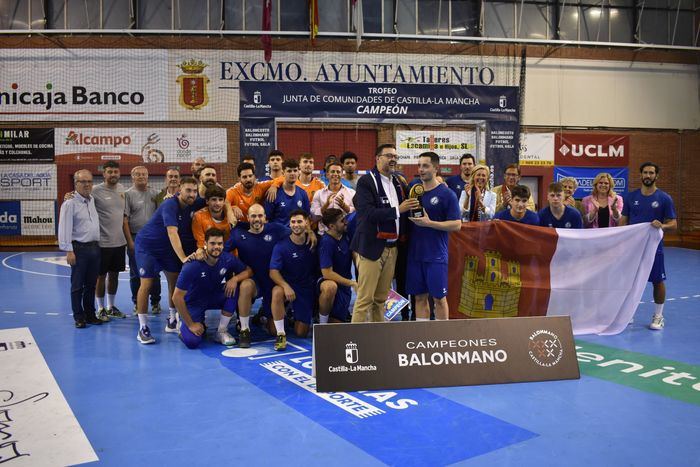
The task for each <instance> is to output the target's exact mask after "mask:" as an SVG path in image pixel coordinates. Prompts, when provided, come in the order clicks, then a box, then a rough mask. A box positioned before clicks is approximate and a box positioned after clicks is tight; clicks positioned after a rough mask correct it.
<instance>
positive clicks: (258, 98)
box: [253, 91, 262, 104]
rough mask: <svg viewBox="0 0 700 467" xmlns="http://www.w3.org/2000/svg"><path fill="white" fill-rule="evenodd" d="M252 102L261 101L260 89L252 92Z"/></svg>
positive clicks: (258, 102)
mask: <svg viewBox="0 0 700 467" xmlns="http://www.w3.org/2000/svg"><path fill="white" fill-rule="evenodd" d="M253 102H254V103H255V104H260V103H262V94H261V93H260V91H255V92H254V93H253Z"/></svg>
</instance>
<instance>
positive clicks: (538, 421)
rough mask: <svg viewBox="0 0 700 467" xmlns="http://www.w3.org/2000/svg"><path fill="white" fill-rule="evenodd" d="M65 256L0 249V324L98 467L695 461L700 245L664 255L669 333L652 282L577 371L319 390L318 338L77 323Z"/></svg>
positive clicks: (699, 431)
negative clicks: (315, 374)
mask: <svg viewBox="0 0 700 467" xmlns="http://www.w3.org/2000/svg"><path fill="white" fill-rule="evenodd" d="M62 256H63V255H62V254H60V253H53V252H41V253H38V252H32V253H1V254H0V263H1V264H0V329H10V328H21V327H28V328H29V329H30V330H31V332H32V334H33V336H34V338H35V339H36V342H37V344H38V347H39V349H40V350H41V353H42V354H43V357H44V359H45V360H46V362H47V364H48V366H49V368H50V370H51V372H52V374H53V377H54V378H55V379H56V381H57V382H58V385H59V386H60V388H61V390H62V392H63V395H64V396H65V398H66V400H67V402H68V404H69V405H70V408H71V409H72V411H73V413H74V415H75V417H76V418H77V421H78V422H79V423H80V425H81V426H82V429H83V431H84V432H85V435H86V436H87V438H88V440H89V442H90V444H91V445H92V448H93V449H94V451H95V453H96V454H97V457H98V458H99V461H98V463H99V464H100V465H112V466H127V465H129V466H131V465H188V466H193V465H207V464H212V465H234V464H243V465H246V464H250V465H302V464H304V465H334V466H335V465H337V466H345V465H347V466H357V465H363V466H364V465H368V466H371V465H382V464H390V465H400V466H405V465H421V466H422V465H426V466H428V465H429V466H432V465H451V464H456V465H468V466H494V465H497V466H500V465H514V466H515V465H517V466H528V465H532V466H538V467H540V466H548V465H566V466H587V467H590V466H608V465H609V466H623V465H624V466H628V465H630V466H669V465H671V466H692V465H696V466H700V344H699V342H700V273H699V271H700V251H694V250H686V249H680V248H667V249H666V270H667V273H668V277H669V279H668V282H667V302H666V307H665V313H664V314H665V316H666V328H665V329H664V330H663V331H659V332H654V331H650V330H648V329H647V325H648V323H649V321H650V318H651V314H652V310H653V305H652V304H651V286H650V285H649V286H648V287H647V289H646V291H645V293H644V296H643V298H642V303H641V304H640V306H639V308H638V310H637V313H636V315H635V320H634V322H633V323H632V324H631V325H630V326H629V327H628V328H627V330H626V331H624V332H623V333H621V334H619V335H616V336H579V337H578V338H577V339H576V342H577V345H578V346H580V347H581V349H580V351H582V352H583V351H585V352H586V354H582V356H581V357H580V358H579V360H580V367H581V372H582V376H581V379H580V380H572V381H556V382H543V383H523V384H507V385H492V386H472V387H453V388H438V389H415V390H401V391H374V392H362V393H350V394H347V395H337V394H335V395H333V394H331V395H324V396H323V397H321V396H320V395H319V394H317V393H314V392H310V391H308V390H307V389H305V388H304V387H303V385H299V384H295V383H294V382H293V381H292V380H293V378H294V377H296V381H302V380H304V379H305V378H306V379H308V377H310V369H309V368H310V361H311V353H310V350H309V349H310V348H311V341H310V340H309V339H306V340H304V339H290V342H291V344H292V345H290V347H289V348H288V350H287V352H286V353H275V352H274V351H273V350H272V341H270V340H268V338H267V337H266V335H265V334H263V333H262V332H261V331H259V330H256V331H255V335H254V338H256V339H257V340H256V342H255V343H254V346H253V348H252V349H251V350H250V351H248V352H244V351H242V350H238V349H231V350H226V348H225V347H222V346H220V345H219V344H216V343H214V342H212V341H211V340H209V341H207V342H205V345H204V346H203V347H202V348H201V349H199V350H187V349H186V348H185V347H184V345H183V344H182V343H181V342H180V341H179V339H178V338H177V336H176V335H173V334H165V333H164V332H163V328H164V325H165V315H166V314H167V313H164V314H163V315H161V316H157V317H150V319H151V328H152V330H153V333H154V335H155V337H156V339H157V340H158V342H157V344H156V345H150V346H143V345H140V344H138V343H137V341H136V332H137V322H138V321H137V320H136V318H134V317H129V318H127V319H123V320H116V321H112V322H110V323H108V324H105V325H102V326H90V327H89V328H88V329H84V330H76V329H75V328H74V327H73V320H72V317H71V316H70V303H69V278H68V276H69V272H70V270H69V268H68V267H67V266H66V265H64V264H61V261H60V258H61V257H62ZM127 279H128V277H127V275H126V274H123V275H122V280H121V281H120V286H119V293H118V297H117V306H119V307H120V308H121V309H122V311H125V312H129V315H130V314H131V313H130V312H131V309H132V306H131V300H130V293H129V287H128V280H127ZM164 285H165V284H164ZM162 304H163V306H164V308H165V309H166V310H167V306H166V305H167V303H166V301H165V299H163V300H162ZM210 313H211V312H210ZM217 320H218V317H217V316H216V315H215V314H211V315H209V317H208V319H207V324H208V326H209V329H210V333H211V332H212V330H213V329H215V328H216V323H217ZM392 325H396V326H400V325H401V324H392ZM594 355H595V356H594ZM616 359H617V360H618V361H626V362H636V363H637V364H638V365H637V367H636V368H639V367H640V365H641V366H643V367H644V370H638V371H637V370H635V368H633V366H634V365H622V364H618V365H615V364H614V362H613V364H605V362H611V361H614V360H616ZM662 368H666V369H665V370H664V369H662ZM669 368H670V369H669ZM625 369H627V370H628V371H626V372H625V371H623V370H625ZM651 369H660V370H658V371H657V372H656V373H654V374H653V376H639V375H640V374H641V372H642V371H647V370H651ZM674 369H675V370H676V371H679V370H683V371H684V373H683V375H685V376H682V377H680V378H679V377H678V376H676V377H675V379H674V378H670V379H669V378H667V380H668V381H667V382H664V381H663V378H664V377H667V376H668V375H670V372H671V371H672V370H674ZM632 370H634V371H632ZM0 371H2V369H0ZM664 372H665V373H664ZM652 373H653V372H652ZM694 385H695V387H694ZM0 389H2V388H0ZM348 401H351V403H350V405H349V402H348ZM350 406H352V407H354V408H355V409H354V410H353V409H350ZM358 407H361V409H360V410H357V408H358ZM1 442H2V441H0V443H1ZM65 448H66V449H68V450H69V449H70V448H71V447H70V446H66V447H65ZM9 465H14V464H12V463H11V462H10V463H9ZM26 465H31V464H26Z"/></svg>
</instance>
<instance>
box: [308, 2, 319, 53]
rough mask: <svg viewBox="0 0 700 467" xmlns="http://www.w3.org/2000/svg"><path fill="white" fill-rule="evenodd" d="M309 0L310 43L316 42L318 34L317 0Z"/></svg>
mask: <svg viewBox="0 0 700 467" xmlns="http://www.w3.org/2000/svg"><path fill="white" fill-rule="evenodd" d="M308 1H309V33H310V35H311V43H312V44H316V36H318V0H308Z"/></svg>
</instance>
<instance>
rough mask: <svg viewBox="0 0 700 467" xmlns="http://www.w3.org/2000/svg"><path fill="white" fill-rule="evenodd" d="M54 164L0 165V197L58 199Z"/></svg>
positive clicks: (10, 198)
mask: <svg viewBox="0 0 700 467" xmlns="http://www.w3.org/2000/svg"><path fill="white" fill-rule="evenodd" d="M56 196H57V195H56V166H55V165H54V164H23V165H15V164H12V165H0V199H8V200H17V199H56Z"/></svg>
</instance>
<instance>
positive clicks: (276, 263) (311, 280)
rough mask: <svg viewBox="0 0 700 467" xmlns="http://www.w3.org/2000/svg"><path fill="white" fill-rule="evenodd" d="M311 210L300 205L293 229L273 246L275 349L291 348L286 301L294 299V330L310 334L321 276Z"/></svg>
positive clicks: (292, 221)
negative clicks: (310, 233)
mask: <svg viewBox="0 0 700 467" xmlns="http://www.w3.org/2000/svg"><path fill="white" fill-rule="evenodd" d="M308 226H309V214H308V213H307V212H306V211H303V210H301V209H297V210H295V211H292V212H291V213H290V216H289V227H290V228H291V229H292V233H291V234H290V235H289V237H287V238H285V239H283V240H281V241H280V242H279V243H277V245H275V247H274V248H273V250H272V259H271V260H270V279H272V281H273V282H274V283H275V286H274V287H273V289H272V318H273V320H274V325H275V330H276V331H277V340H276V341H275V350H277V351H281V350H285V349H286V348H287V334H286V332H285V330H284V312H285V308H284V304H285V302H291V304H292V311H293V314H294V333H295V334H296V335H297V336H298V337H306V334H307V333H308V332H309V328H310V326H311V320H312V317H313V310H314V300H315V296H316V279H317V277H318V255H317V254H316V251H315V249H312V248H310V247H309V246H308V245H307V244H306V239H307V235H306V232H307V230H308Z"/></svg>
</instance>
